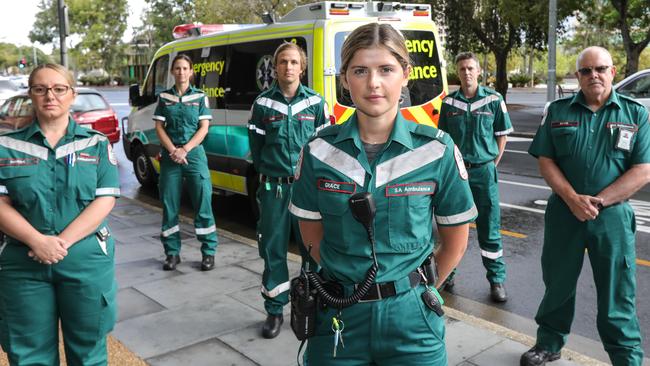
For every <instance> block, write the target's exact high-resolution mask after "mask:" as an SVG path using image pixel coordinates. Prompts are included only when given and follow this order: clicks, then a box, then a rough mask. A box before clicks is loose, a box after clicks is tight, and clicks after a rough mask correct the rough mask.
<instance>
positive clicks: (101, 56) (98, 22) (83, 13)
mask: <svg viewBox="0 0 650 366" xmlns="http://www.w3.org/2000/svg"><path fill="white" fill-rule="evenodd" d="M67 6H68V18H69V19H68V20H69V24H70V29H69V32H70V34H71V35H76V36H77V37H71V39H74V38H78V39H80V40H81V41H80V42H79V43H78V44H76V45H75V46H74V47H73V48H72V49H71V50H70V52H71V54H72V55H74V56H76V57H75V58H76V64H77V65H79V66H81V68H82V69H84V70H91V69H96V68H101V69H104V70H106V71H108V72H109V73H111V75H112V73H114V72H116V71H117V69H118V68H119V66H120V63H121V59H122V57H123V56H122V55H123V51H122V49H123V45H122V41H121V39H122V34H124V31H125V29H126V19H127V16H128V12H127V0H67ZM39 9H40V11H39V12H38V13H37V14H36V21H35V22H34V25H33V27H32V31H31V32H30V33H29V38H30V40H31V41H32V42H39V43H42V44H48V43H54V44H55V45H56V43H58V39H59V30H58V24H59V23H58V22H59V21H58V13H57V3H56V0H41V3H40V4H39Z"/></svg>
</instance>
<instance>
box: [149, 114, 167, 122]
mask: <svg viewBox="0 0 650 366" xmlns="http://www.w3.org/2000/svg"><path fill="white" fill-rule="evenodd" d="M152 118H153V119H154V121H160V122H165V119H166V118H165V117H163V116H156V115H154V116H153V117H152Z"/></svg>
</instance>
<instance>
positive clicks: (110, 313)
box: [98, 283, 117, 338]
mask: <svg viewBox="0 0 650 366" xmlns="http://www.w3.org/2000/svg"><path fill="white" fill-rule="evenodd" d="M116 296H117V284H116V283H113V287H112V288H111V289H110V290H109V291H107V292H103V293H102V297H101V306H102V310H101V311H102V314H101V319H100V322H99V334H98V336H99V337H100V338H101V337H104V336H105V335H106V334H108V333H110V331H112V330H113V327H114V326H115V322H116V321H117V306H116Z"/></svg>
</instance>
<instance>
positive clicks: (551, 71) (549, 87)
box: [546, 0, 557, 102]
mask: <svg viewBox="0 0 650 366" xmlns="http://www.w3.org/2000/svg"><path fill="white" fill-rule="evenodd" d="M556 39H557V0H549V1H548V80H547V81H546V101H547V102H552V101H554V100H555V80H556V79H555V64H556V62H555V40H556Z"/></svg>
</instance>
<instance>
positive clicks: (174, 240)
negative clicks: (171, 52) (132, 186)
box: [153, 54, 217, 271]
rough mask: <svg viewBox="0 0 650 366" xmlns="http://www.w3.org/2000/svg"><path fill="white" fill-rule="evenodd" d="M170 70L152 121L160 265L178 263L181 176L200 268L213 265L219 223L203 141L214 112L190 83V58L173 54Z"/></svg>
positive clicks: (167, 268)
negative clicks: (157, 155)
mask: <svg viewBox="0 0 650 366" xmlns="http://www.w3.org/2000/svg"><path fill="white" fill-rule="evenodd" d="M170 73H171V74H172V76H173V77H174V86H173V87H172V88H171V89H168V90H165V91H163V92H162V93H160V95H159V101H158V106H157V107H156V111H155V112H154V116H153V119H154V121H155V122H156V134H157V135H158V138H159V139H160V144H161V145H162V149H161V152H160V177H159V179H158V182H159V185H160V198H161V200H162V203H163V221H162V230H161V234H160V239H161V241H162V243H163V247H164V248H165V255H166V258H165V263H164V264H163V269H164V270H165V271H171V270H174V269H176V265H177V264H178V263H180V262H181V257H180V251H181V233H180V226H179V225H178V212H179V210H180V201H181V191H182V187H183V178H185V184H186V185H187V187H188V192H189V194H190V199H191V200H192V204H193V206H194V209H195V210H196V215H195V217H194V231H195V233H196V237H197V238H198V239H199V241H200V242H201V254H202V260H201V270H202V271H210V270H212V269H213V268H214V253H215V251H216V249H217V227H216V226H215V223H214V215H213V214H212V182H211V179H210V171H209V170H208V159H207V157H206V155H205V150H204V149H203V146H202V145H201V142H202V141H203V139H204V138H205V136H206V135H207V134H208V128H209V123H210V120H211V119H212V115H211V114H210V109H209V108H208V99H207V96H206V95H205V94H204V93H203V91H202V90H201V89H197V88H195V87H193V86H192V85H190V80H191V79H192V76H193V75H194V70H193V66H192V60H191V59H190V58H189V57H188V56H187V55H184V54H179V55H177V56H176V57H174V60H173V61H172V66H171V69H170Z"/></svg>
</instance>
